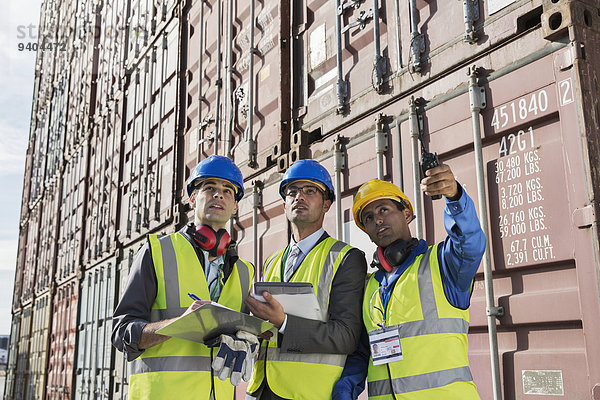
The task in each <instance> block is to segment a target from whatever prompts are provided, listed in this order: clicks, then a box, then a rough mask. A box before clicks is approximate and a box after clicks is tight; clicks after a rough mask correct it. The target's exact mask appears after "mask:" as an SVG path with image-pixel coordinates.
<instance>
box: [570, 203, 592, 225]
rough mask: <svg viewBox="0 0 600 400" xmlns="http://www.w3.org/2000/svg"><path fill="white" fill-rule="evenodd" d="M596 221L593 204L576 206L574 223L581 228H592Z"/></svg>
mask: <svg viewBox="0 0 600 400" xmlns="http://www.w3.org/2000/svg"><path fill="white" fill-rule="evenodd" d="M595 221H596V213H595V211H594V206H593V205H592V204H588V205H587V206H585V207H582V208H576V209H575V211H573V223H574V224H575V226H576V227H578V228H579V229H585V228H590V227H591V226H592V225H593V224H594V222H595Z"/></svg>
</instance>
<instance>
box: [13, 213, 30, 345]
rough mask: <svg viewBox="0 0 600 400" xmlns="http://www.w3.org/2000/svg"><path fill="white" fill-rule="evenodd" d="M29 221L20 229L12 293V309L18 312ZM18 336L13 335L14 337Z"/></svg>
mask: <svg viewBox="0 0 600 400" xmlns="http://www.w3.org/2000/svg"><path fill="white" fill-rule="evenodd" d="M28 232H29V230H28V229H27V222H25V223H22V224H21V225H20V229H19V244H18V247H17V263H16V269H15V285H14V288H13V294H12V296H13V297H12V311H13V313H16V312H17V311H19V310H20V309H21V293H22V289H23V274H24V272H25V270H26V269H25V260H26V252H25V249H26V246H27V234H28ZM14 337H16V336H13V338H14Z"/></svg>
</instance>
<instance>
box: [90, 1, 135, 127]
mask: <svg viewBox="0 0 600 400" xmlns="http://www.w3.org/2000/svg"><path fill="white" fill-rule="evenodd" d="M128 7H129V1H127V0H118V1H115V2H105V3H103V4H102V10H101V12H100V14H101V17H100V38H99V45H98V79H97V88H96V98H95V99H94V101H95V102H96V105H95V113H96V115H98V116H99V115H105V114H106V113H107V112H110V111H114V109H115V108H116V107H117V105H116V104H112V100H114V98H115V96H117V94H118V93H119V92H121V91H122V90H123V85H124V83H125V82H124V76H125V58H126V53H125V52H126V50H127V12H128Z"/></svg>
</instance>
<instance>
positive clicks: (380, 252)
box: [371, 238, 419, 272]
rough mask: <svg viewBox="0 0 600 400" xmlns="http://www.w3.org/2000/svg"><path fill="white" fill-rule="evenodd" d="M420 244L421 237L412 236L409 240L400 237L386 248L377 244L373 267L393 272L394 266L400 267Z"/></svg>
mask: <svg viewBox="0 0 600 400" xmlns="http://www.w3.org/2000/svg"><path fill="white" fill-rule="evenodd" d="M418 244H419V239H416V238H412V239H411V240H409V241H408V242H407V241H405V240H402V239H398V240H396V241H394V242H392V243H390V244H389V246H387V247H386V248H385V249H384V248H382V247H381V246H377V250H376V251H375V253H374V254H373V262H372V263H371V267H376V268H377V269H379V270H381V271H384V272H392V269H393V268H394V267H399V266H400V265H401V264H402V263H403V262H404V260H406V258H407V257H408V256H409V254H410V252H411V251H412V249H413V248H415V247H416V246H417V245H418Z"/></svg>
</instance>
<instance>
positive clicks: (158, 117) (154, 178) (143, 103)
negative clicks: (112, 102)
mask: <svg viewBox="0 0 600 400" xmlns="http://www.w3.org/2000/svg"><path fill="white" fill-rule="evenodd" d="M178 46H179V20H177V19H174V20H172V21H171V23H170V24H169V26H168V27H167V28H166V30H165V33H164V34H163V35H162V36H161V37H159V38H158V39H157V41H156V42H155V43H153V44H152V46H151V48H150V49H149V50H148V53H147V54H145V55H144V57H143V58H142V59H141V61H140V63H139V64H137V65H136V66H135V67H134V68H133V69H132V74H131V77H130V78H131V79H130V81H129V83H128V85H127V88H126V91H125V96H126V112H125V114H124V115H125V128H124V129H125V131H124V135H123V137H122V140H123V143H124V150H123V157H124V161H123V163H122V164H121V168H122V178H121V179H122V182H121V184H122V189H121V207H120V217H119V232H118V239H119V241H120V242H121V243H123V244H128V243H131V242H133V241H135V240H136V239H137V238H139V237H140V236H143V235H144V234H145V233H147V232H149V231H151V230H154V229H157V228H158V227H160V226H161V225H164V224H165V223H167V222H168V221H170V220H172V218H173V216H174V213H175V212H176V210H174V198H173V197H174V188H173V184H174V182H175V181H176V180H175V178H176V175H175V173H174V166H175V161H176V158H177V151H176V147H175V144H176V139H175V138H176V135H175V132H176V130H177V112H176V110H177V104H178V100H177V97H178V76H179V75H178V71H179V68H178V55H179V51H178V48H179V47H178Z"/></svg>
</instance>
